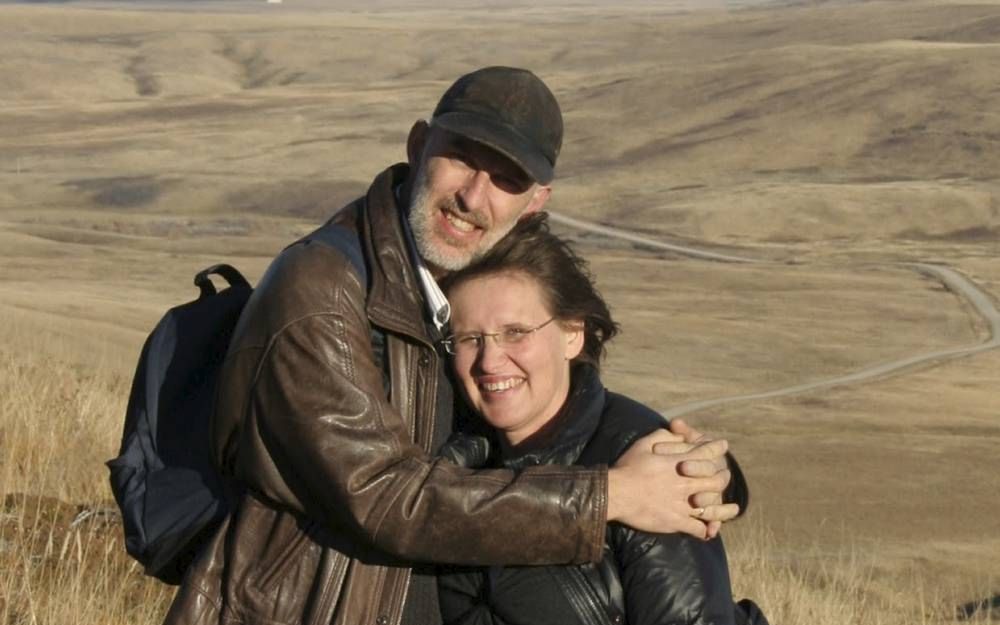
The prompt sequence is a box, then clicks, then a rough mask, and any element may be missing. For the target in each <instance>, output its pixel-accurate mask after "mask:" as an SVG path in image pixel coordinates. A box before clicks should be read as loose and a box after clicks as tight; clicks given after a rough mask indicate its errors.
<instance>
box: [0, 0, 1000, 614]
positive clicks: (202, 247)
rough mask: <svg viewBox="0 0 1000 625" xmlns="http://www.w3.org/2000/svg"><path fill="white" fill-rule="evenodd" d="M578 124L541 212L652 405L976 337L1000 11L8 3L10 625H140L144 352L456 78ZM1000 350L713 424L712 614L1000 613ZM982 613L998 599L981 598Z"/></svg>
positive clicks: (999, 155) (3, 542)
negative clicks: (739, 607)
mask: <svg viewBox="0 0 1000 625" xmlns="http://www.w3.org/2000/svg"><path fill="white" fill-rule="evenodd" d="M488 64H508V65H519V66H526V67H530V68H533V69H534V70H535V71H536V72H537V73H539V74H540V75H541V76H543V77H544V78H545V79H546V81H547V82H548V83H549V84H550V85H552V87H553V89H554V90H555V92H556V94H557V96H558V97H559V99H560V101H561V103H562V106H563V109H564V113H565V117H566V142H565V145H564V150H563V154H562V156H561V160H560V164H559V171H558V179H557V183H556V189H555V193H554V196H553V200H552V204H551V208H552V210H553V211H557V212H559V213H562V214H565V215H568V216H572V217H576V218H579V219H586V220H591V221H594V222H598V223H601V224H605V225H609V226H613V227H616V228H619V229H623V230H627V231H629V232H632V233H635V234H640V235H642V236H645V237H647V238H649V239H653V240H657V241H662V242H664V243H671V244H676V245H680V246H688V247H692V248H697V249H700V250H707V251H712V252H719V253H723V254H728V255H736V256H740V257H745V258H750V259H756V260H758V261H760V262H755V263H721V262H712V261H709V260H704V259H699V258H697V257H691V256H688V255H684V254H679V253H674V252H670V251H666V250H663V249H659V248H656V247H651V246H648V245H642V244H635V243H629V242H624V241H620V240H614V239H609V238H606V237H603V236H598V235H595V234H592V233H588V232H584V231H580V230H577V229H574V228H570V227H561V232H564V233H565V234H566V235H567V236H570V237H572V238H573V239H574V240H575V241H576V242H577V244H578V246H579V249H580V250H581V251H582V252H583V253H584V254H585V255H586V256H587V257H588V258H589V259H591V261H592V268H593V269H594V271H595V274H596V275H597V278H598V282H599V285H600V286H601V287H602V289H603V291H604V292H605V295H606V296H607V297H608V299H609V300H610V302H611V303H612V305H613V307H614V311H615V313H616V315H617V317H618V318H619V321H621V323H622V325H623V328H624V333H623V335H622V336H621V337H620V339H618V340H617V342H616V344H615V346H614V347H613V350H612V354H611V358H610V360H609V363H608V371H609V373H608V376H607V377H608V383H609V386H611V387H612V388H614V389H616V390H620V391H622V392H626V393H628V394H631V395H633V396H635V397H637V398H639V399H641V400H644V401H646V402H648V403H650V404H651V405H653V406H655V407H657V408H659V409H662V410H668V409H670V408H671V407H672V406H676V405H680V404H683V403H686V402H693V401H697V400H701V399H711V398H718V397H729V396H734V395H742V394H753V393H758V392H762V391H770V390H778V389H782V388H786V387H792V386H795V385H799V384H802V383H805V382H811V381H819V380H824V379H828V378H834V377H837V376H842V375H846V374H849V373H851V372H854V371H857V370H860V369H863V368H865V367H868V366H871V365H875V364H880V363H887V362H892V361H896V360H900V359H905V358H908V357H911V356H916V355H920V354H927V353H931V352H935V351H939V350H945V349H949V348H957V347H965V346H975V345H977V344H980V343H983V342H986V341H988V340H990V339H991V331H992V330H991V327H990V325H989V324H988V323H987V322H986V320H984V319H983V318H982V316H981V315H980V314H979V313H978V312H977V310H976V309H975V308H974V307H973V306H972V305H971V304H970V303H969V301H967V299H965V298H964V297H962V296H960V295H959V294H958V293H956V292H955V291H954V290H950V289H948V288H945V287H944V286H943V285H942V283H941V282H940V281H938V280H936V279H933V278H930V277H927V276H925V275H922V274H920V273H918V272H916V271H914V270H913V269H912V268H910V267H909V266H907V265H906V264H905V263H910V262H916V261H921V262H929V263H939V264H943V265H947V266H949V267H951V268H953V269H955V270H957V271H958V272H959V273H960V274H962V275H964V276H965V277H967V278H968V279H970V280H971V281H972V282H973V283H974V284H976V285H978V287H979V288H980V289H982V290H983V291H985V292H986V293H987V294H988V295H989V297H990V298H991V300H992V302H993V303H994V304H996V303H998V298H1000V262H998V259H997V257H998V254H1000V194H998V192H1000V173H998V172H1000V112H998V108H997V105H996V104H997V101H998V99H1000V78H998V76H1000V74H998V72H997V70H996V68H997V67H1000V3H998V2H996V1H992V2H987V1H980V2H976V1H969V2H958V1H954V0H939V1H926V2H924V1H919V0H914V1H907V2H902V1H896V2H847V1H820V0H817V1H815V2H797V3H790V4H789V5H787V6H782V5H778V4H769V3H759V2H756V3H755V2H722V1H707V0H706V1H703V2H698V1H695V0H689V1H686V2H685V1H680V0H675V1H664V2H652V1H646V2H641V1H638V0H632V1H626V2H624V3H611V2H602V3H598V2H592V1H590V0H585V1H580V2H575V1H574V2H570V1H569V0H566V1H559V2H543V3H534V2H532V3H529V2H521V3H517V2H514V1H513V0H496V1H494V2H490V3H489V6H488V7H487V8H482V6H481V5H480V3H476V2H472V1H471V0H470V1H468V2H465V1H460V0H447V1H446V2H443V3H442V2H429V1H428V2H406V1H405V0H395V1H393V0H380V1H379V2H375V3H370V2H361V1H360V0H358V1H357V2H353V3H349V2H344V1H341V0H333V1H331V2H326V3H321V2H319V1H318V0H310V1H309V2H304V1H303V2H298V1H296V0H285V2H284V4H282V5H265V4H264V3H263V2H254V3H251V2H242V1H238V0H232V1H229V2H225V1H222V0H218V1H214V0H212V1H200V2H187V3H182V2H176V3H174V4H169V3H166V2H135V3H132V4H127V3H125V2H120V3H112V2H102V3H98V2H88V3H77V2H56V3H46V2H39V3H27V4H19V3H10V2H3V1H0V497H2V501H3V509H2V511H0V625H11V624H15V623H16V624H22V623H23V624H29V623H30V624H36V623H37V624H59V625H61V624H71V623H72V624H81V625H90V624H93V625H97V624H102V625H103V624H107V623H112V624H113V623H138V624H141V625H146V624H150V623H156V622H158V619H159V618H160V615H161V614H162V611H163V610H164V608H165V605H166V602H167V601H168V600H169V597H170V593H171V589H170V588H168V587H163V586H159V585H157V584H155V583H153V582H151V581H149V580H147V579H144V578H143V577H142V575H141V572H140V571H139V570H137V568H136V567H135V566H134V565H132V564H131V562H130V561H129V560H128V559H127V557H126V556H125V555H124V553H123V549H122V546H121V540H120V537H119V532H120V527H119V525H118V521H117V519H116V518H115V516H114V514H112V513H108V506H109V505H110V500H111V495H110V492H109V490H108V488H107V486H106V469H105V468H104V467H103V465H102V462H103V461H104V460H106V459H107V458H109V457H110V456H111V455H113V454H114V452H115V450H116V449H117V445H118V436H119V434H120V424H121V419H122V415H123V411H124V406H125V399H126V393H127V389H128V384H129V381H130V377H131V374H132V369H133V367H134V364H135V358H136V356H137V355H138V350H139V347H140V345H141V343H142V340H143V338H144V337H145V334H146V333H147V332H148V331H149V330H150V329H151V327H152V325H153V323H155V321H156V320H157V319H158V317H159V316H160V315H161V314H162V312H163V311H164V310H165V309H166V308H168V307H169V306H171V305H173V304H176V303H178V302H181V301H185V300H187V299H191V298H193V297H194V296H195V294H196V293H195V290H194V288H193V287H191V286H190V279H191V276H193V274H194V273H195V272H196V271H197V270H199V269H201V268H203V267H204V266H207V265H209V264H212V263H215V262H219V261H228V262H231V263H234V264H236V265H237V266H238V267H240V268H241V269H243V270H245V272H246V273H247V274H248V275H249V276H250V277H251V278H253V279H256V278H257V277H258V276H259V275H260V274H261V272H262V271H263V269H264V268H265V267H266V265H267V262H268V260H269V258H270V257H271V256H273V254H275V253H276V252H277V251H278V250H280V249H281V247H282V246H284V245H285V244H286V243H288V242H289V241H291V240H293V239H294V238H295V237H296V236H298V235H300V234H302V233H305V232H307V231H308V230H310V229H311V228H312V227H314V226H315V225H316V224H317V223H319V222H320V221H321V220H323V219H324V218H325V217H326V216H327V215H329V214H330V213H331V212H332V211H334V210H335V209H336V208H337V207H339V206H340V205H341V204H343V203H344V202H346V201H347V200H349V199H352V198H353V197H355V196H356V195H357V194H359V193H360V192H362V191H363V190H364V189H365V187H366V186H367V184H368V181H369V180H370V179H371V177H372V176H373V175H374V174H375V173H376V172H377V171H379V170H380V169H381V168H382V167H383V166H385V165H387V164H390V163H392V162H396V161H399V160H402V159H403V158H404V151H403V146H404V140H405V137H406V133H407V131H408V130H409V127H410V124H411V123H412V122H413V121H414V120H416V119H417V118H421V117H425V116H426V115H428V114H429V112H430V110H431V109H432V108H433V105H434V103H435V101H436V98H437V97H438V95H439V94H440V92H441V91H442V89H443V88H444V87H446V86H447V85H448V84H449V83H450V82H451V81H452V80H453V79H454V78H455V77H456V76H458V75H460V74H461V73H464V72H465V71H468V70H470V69H473V68H475V67H477V66H482V65H488ZM998 381H1000V350H988V351H983V352H980V353H978V354H975V355H970V356H968V357H962V358H954V359H949V360H946V361H932V362H925V363H922V364H918V365H915V366H911V367H908V368H906V369H903V370H901V371H897V372H895V373H893V374H891V375H886V376H880V377H877V378H875V379H870V380H865V381H862V382H859V383H853V384H845V385H840V386H836V387H833V388H827V389H821V390H816V391H810V392H804V393H799V394H794V395H789V396H780V397H775V398H770V399H764V400H757V401H742V402H733V403H729V404H724V405H720V406H715V407H712V408H706V409H703V410H700V411H697V412H695V413H693V414H690V415H688V417H687V418H688V419H689V420H691V421H693V422H695V423H697V424H699V425H702V426H704V427H706V428H708V429H709V430H711V431H712V432H715V433H718V434H721V435H725V436H727V437H729V438H730V440H731V441H732V444H733V447H734V448H735V450H736V453H737V455H738V456H739V457H740V459H741V461H742V464H743V466H744V467H745V469H746V472H747V473H748V477H749V479H750V482H751V486H752V490H753V494H754V499H753V505H752V507H751V510H750V512H749V514H748V516H747V518H745V519H744V520H742V521H740V522H738V523H735V524H732V525H731V526H728V527H727V529H726V539H727V545H728V548H729V550H730V554H731V559H732V565H733V576H734V584H735V586H736V591H737V592H738V593H739V594H740V595H746V596H751V597H754V598H755V599H757V600H758V601H759V603H760V604H761V605H762V606H763V607H764V609H765V611H766V613H767V614H768V615H769V617H770V618H771V621H772V623H775V624H776V625H834V624H837V625H840V624H843V623H866V624H867V623H873V624H883V625H897V624H898V625H903V624H907V625H909V624H913V623H919V624H943V623H969V622H971V623H987V622H995V621H998V620H1000V453H997V448H998V447H997V445H998V443H1000V395H998V394H997V392H996V388H997V387H998ZM991 606H992V607H991Z"/></svg>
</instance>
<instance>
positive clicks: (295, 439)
mask: <svg viewBox="0 0 1000 625" xmlns="http://www.w3.org/2000/svg"><path fill="white" fill-rule="evenodd" d="M300 247H301V246H300ZM314 248H316V249H313V250H311V251H310V250H308V249H306V250H305V251H295V250H288V251H286V253H285V255H286V256H292V258H290V259H287V262H286V263H285V264H286V265H287V264H291V265H296V264H297V265H299V266H296V267H294V271H293V270H292V269H288V268H283V265H281V264H279V265H278V266H277V267H272V269H271V270H269V272H268V274H269V275H266V276H265V278H264V279H262V281H261V283H262V286H260V287H258V290H261V288H264V289H268V290H269V292H268V293H267V300H266V301H267V305H266V306H263V307H262V309H261V310H251V311H250V313H249V314H251V315H255V314H256V315H260V316H264V317H265V318H264V319H263V320H261V321H260V323H261V324H263V325H264V326H267V327H270V328H274V327H275V326H280V327H279V329H278V330H277V331H269V333H268V334H266V335H265V336H269V337H270V338H268V339H267V341H266V343H265V344H262V345H261V346H260V349H261V350H262V352H261V355H260V356H259V357H257V358H254V360H255V361H256V362H257V363H258V364H257V365H256V370H255V371H254V372H253V373H252V379H251V380H249V381H248V387H249V393H248V398H247V399H246V401H247V405H246V406H244V407H237V411H238V412H240V413H243V414H245V415H246V419H245V422H244V423H243V425H242V426H241V428H242V431H241V432H240V433H239V442H238V445H237V451H236V454H237V461H236V463H235V464H236V467H237V471H236V473H237V477H238V478H239V479H240V480H241V481H242V482H243V483H245V484H247V485H248V486H249V487H250V488H252V489H254V490H255V491H257V492H258V493H260V494H261V495H263V496H264V497H266V498H268V499H270V500H271V501H273V502H275V503H276V504H278V505H281V506H285V507H288V508H291V509H293V510H296V511H298V512H301V513H303V514H305V515H306V516H308V517H309V518H311V519H313V520H315V521H318V522H319V523H320V524H321V525H322V526H323V527H324V528H325V529H327V530H328V531H331V532H335V533H339V534H340V535H344V533H345V532H349V535H351V536H357V537H358V539H359V540H364V541H368V542H369V543H370V544H372V545H374V546H375V547H376V548H377V549H379V550H381V551H383V552H385V553H387V554H389V555H391V556H395V557H398V558H403V559H406V560H410V561H426V562H438V563H457V564H474V565H480V564H564V563H580V562H587V561H594V560H596V559H598V558H599V557H600V553H601V548H602V544H603V535H604V528H605V516H606V505H607V504H606V498H607V472H606V470H605V469H603V468H598V469H584V468H581V467H558V466H545V467H535V468H533V469H532V470H530V471H523V472H520V473H513V472H511V471H506V470H490V471H484V470H479V471H476V470H470V469H465V468H461V467H458V466H456V465H454V464H452V463H450V462H448V461H445V460H442V459H439V458H433V457H428V455H426V454H425V453H424V452H423V451H422V450H421V449H420V448H419V447H417V446H416V445H415V444H413V443H412V442H411V441H410V432H409V427H408V425H407V423H406V422H405V420H404V418H403V417H402V416H401V414H400V413H399V412H398V411H397V410H396V409H395V408H394V407H393V406H392V405H391V404H390V403H389V402H388V401H387V400H386V399H385V396H384V390H383V387H382V377H381V371H380V370H379V368H378V367H377V366H376V364H375V362H374V357H373V354H372V351H371V342H370V330H369V326H368V320H367V316H366V313H365V309H364V302H365V292H364V288H363V286H362V285H361V284H360V283H359V281H358V279H357V277H356V275H355V274H354V273H353V271H352V270H351V269H350V266H349V264H348V262H347V261H346V259H344V258H343V257H341V256H340V255H339V254H337V253H336V252H334V251H325V252H324V251H322V248H319V247H318V246H314ZM296 254H298V255H299V257H298V258H296V257H295V255H296ZM311 263H316V265H317V266H315V267H311V266H309V265H310V264H311ZM303 264H305V265H306V266H301V265H303ZM321 272H335V273H334V275H339V276H340V277H339V278H338V279H335V280H330V279H328V280H317V281H315V282H310V283H306V284H303V280H301V279H297V278H296V276H301V275H309V276H315V275H321ZM285 273H287V274H288V275H284V274H285ZM257 295H258V294H257V293H255V297H256V296H257ZM297 301H298V303H297ZM315 301H321V302H323V305H322V306H320V307H316V306H315V304H313V302H315ZM310 306H311V308H310ZM281 307H286V308H288V309H291V310H295V311H299V310H313V312H309V313H307V314H298V313H296V316H293V317H291V318H287V319H286V318H284V317H283V316H282V313H281V310H280V308H281ZM271 308H278V309H277V310H271ZM268 315H270V316H272V317H274V319H272V320H269V319H267V318H266V317H267V316H268ZM241 323H243V321H242V320H241ZM251 343H252V341H251ZM430 369H433V368H430ZM424 374H428V375H429V374H432V373H431V372H430V371H427V372H426V373H424V372H412V375H415V376H418V375H424ZM246 375H250V374H246Z"/></svg>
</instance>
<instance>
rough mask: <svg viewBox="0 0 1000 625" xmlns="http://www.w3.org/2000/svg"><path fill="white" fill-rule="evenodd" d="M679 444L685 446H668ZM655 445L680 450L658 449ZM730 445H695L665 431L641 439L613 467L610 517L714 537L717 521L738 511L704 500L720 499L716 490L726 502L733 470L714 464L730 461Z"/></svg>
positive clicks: (653, 529)
mask: <svg viewBox="0 0 1000 625" xmlns="http://www.w3.org/2000/svg"><path fill="white" fill-rule="evenodd" d="M661 445H664V446H667V447H659V446H661ZM677 445H680V446H682V447H669V446H677ZM654 447H659V450H660V451H662V450H676V453H654ZM727 449H728V444H727V443H726V441H725V440H717V441H705V442H700V443H697V444H692V443H687V442H685V441H684V440H683V435H677V434H672V433H670V432H668V431H666V430H658V431H656V432H653V433H652V434H649V435H648V436H645V437H643V438H641V439H639V440H637V441H636V442H635V443H634V444H633V445H632V446H631V447H630V448H629V449H628V451H626V452H625V454H623V455H622V457H621V458H619V459H618V462H616V463H615V465H614V466H613V467H612V468H611V469H610V470H609V471H608V520H609V521H618V522H621V523H624V524H625V525H628V526H631V527H634V528H635V529H638V530H643V531H648V532H657V533H672V532H685V533H687V534H691V535H692V536H695V537H696V538H702V539H705V538H711V537H712V535H713V534H711V533H710V530H711V527H710V525H712V524H713V522H720V521H727V520H729V519H731V518H733V517H735V516H736V514H737V512H738V511H739V507H738V506H736V505H735V504H729V505H722V504H721V503H713V504H709V505H704V506H703V505H700V502H701V501H704V502H708V501H716V500H715V499H714V498H712V497H711V496H710V494H712V493H714V494H717V495H718V496H719V497H720V499H719V500H718V501H720V502H721V493H722V491H723V490H725V488H726V485H727V484H728V483H729V471H728V470H727V469H722V470H721V471H716V470H713V469H714V467H716V466H717V463H718V461H719V458H722V463H723V466H725V453H726V450H727ZM702 493H707V494H709V495H701V494H702ZM716 525H717V523H716ZM715 532H716V533H717V532H718V527H716V528H715Z"/></svg>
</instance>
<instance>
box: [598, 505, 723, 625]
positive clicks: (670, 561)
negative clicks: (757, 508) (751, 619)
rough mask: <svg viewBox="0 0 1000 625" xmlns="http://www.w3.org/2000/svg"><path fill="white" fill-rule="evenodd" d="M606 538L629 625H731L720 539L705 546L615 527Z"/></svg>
mask: <svg viewBox="0 0 1000 625" xmlns="http://www.w3.org/2000/svg"><path fill="white" fill-rule="evenodd" d="M609 534H610V535H611V543H612V544H611V547H612V550H613V551H614V553H615V557H616V559H617V560H618V567H619V573H620V577H621V583H622V590H623V592H624V599H625V613H626V618H627V620H628V622H629V624H630V625H667V624H670V625H675V624H676V625H734V624H735V611H734V604H733V597H732V590H731V587H730V582H729V566H728V563H727V562H726V552H725V549H724V547H723V545H722V539H721V538H715V539H712V540H710V541H707V542H706V541H701V540H698V539H696V538H693V537H691V536H688V535H686V534H647V533H644V532H637V531H635V530H632V529H630V528H626V527H623V526H618V525H615V526H613V528H612V530H611V532H609Z"/></svg>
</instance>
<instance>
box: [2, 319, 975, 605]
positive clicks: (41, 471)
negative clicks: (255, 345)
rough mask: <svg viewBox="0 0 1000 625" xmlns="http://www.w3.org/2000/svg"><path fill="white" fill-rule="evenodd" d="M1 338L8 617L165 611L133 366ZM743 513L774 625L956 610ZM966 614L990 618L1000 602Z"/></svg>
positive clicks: (37, 336)
mask: <svg viewBox="0 0 1000 625" xmlns="http://www.w3.org/2000/svg"><path fill="white" fill-rule="evenodd" d="M0 345H2V346H3V348H2V349H0V396H3V397H4V398H6V401H4V402H2V403H0V494H2V497H3V511H2V516H0V624H2V625H15V624H32V625H35V624H39V625H46V624H52V625H62V624H70V623H72V624H74V625H108V624H117V623H130V624H137V625H146V624H150V623H157V622H159V621H160V619H161V618H162V615H163V613H164V611H165V609H166V607H167V605H168V602H169V600H170V597H171V596H172V589H171V588H170V587H167V586H164V585H161V584H159V583H157V582H155V581H153V580H151V579H149V578H146V577H144V576H143V575H142V572H141V569H140V567H138V566H137V565H135V564H134V563H133V562H132V561H131V560H130V559H129V558H128V557H127V556H126V555H125V553H124V547H123V545H122V538H121V529H120V523H119V521H118V517H117V513H116V511H115V510H114V509H113V508H112V507H111V506H112V504H111V495H110V492H109V490H108V487H107V482H106V469H105V468H104V466H103V464H102V462H103V461H104V460H105V459H106V458H108V457H109V456H111V455H112V453H113V452H114V450H115V449H116V447H117V444H118V437H119V435H120V433H119V428H120V422H121V417H122V414H123V410H124V405H125V398H126V394H127V391H128V385H129V380H128V375H127V374H123V373H122V372H121V371H120V370H122V369H123V367H126V365H124V364H123V363H121V362H114V364H112V362H111V361H107V362H106V364H104V365H102V364H100V363H95V364H94V365H93V366H86V365H83V364H81V363H84V362H86V360H87V358H88V354H87V353H85V352H83V351H74V350H73V348H72V345H71V344H70V343H67V340H66V339H65V338H59V337H53V336H47V335H46V334H45V333H44V331H42V330H40V329H39V328H37V327H31V325H30V320H28V319H27V318H26V317H23V316H20V315H19V314H17V313H12V312H10V311H0ZM29 347H30V348H31V349H28V348H29ZM741 524H743V525H742V526H741V527H740V528H739V531H733V532H732V533H731V534H730V536H729V544H728V548H729V551H730V558H731V565H732V569H733V582H734V587H735V592H736V594H737V595H738V596H740V597H742V596H748V597H752V598H754V599H755V600H756V601H757V602H758V603H759V604H760V605H761V606H762V607H763V609H764V610H765V612H766V613H767V615H768V616H769V618H770V619H771V622H772V623H774V624H775V625H778V624H780V625H796V624H802V625H807V624H808V625H835V624H836V625H841V624H844V623H866V624H879V625H913V624H915V623H921V624H925V623H944V622H949V621H951V620H952V619H953V618H954V614H953V610H952V608H951V607H946V606H944V605H940V604H939V603H936V602H935V600H934V596H933V592H932V591H931V589H927V588H923V587H921V585H920V584H921V582H919V581H916V580H917V579H918V578H917V576H916V575H914V580H915V582H914V584H912V585H909V587H910V588H911V591H910V592H908V593H906V594H902V593H896V594H893V595H888V594H885V593H884V592H879V591H878V590H877V589H878V588H879V585H878V584H875V583H873V582H874V580H873V579H872V574H873V573H872V572H873V570H874V569H873V567H872V566H871V562H869V561H868V560H866V559H865V558H864V557H862V556H861V555H860V554H859V553H857V552H855V551H854V550H852V549H851V548H850V547H844V546H840V547H834V552H835V553H837V555H836V556H834V557H829V556H824V557H811V556H810V554H800V555H799V556H798V557H794V558H788V557H784V556H780V557H779V556H777V555H776V554H777V553H778V551H779V549H778V547H779V542H778V540H777V539H776V538H775V537H774V536H773V535H772V534H770V533H769V530H768V529H767V527H766V524H765V523H764V522H762V520H761V519H760V518H756V519H755V518H754V517H753V515H751V518H750V519H748V520H746V521H742V522H741ZM734 529H735V528H734ZM824 551H825V552H827V553H829V552H830V548H829V546H827V547H826V548H824ZM983 581H984V588H985V587H986V584H985V582H986V581H987V580H983ZM882 587H883V588H884V586H882ZM973 590H982V589H973ZM974 596H981V593H980V595H974ZM966 622H972V623H986V622H990V614H989V613H988V612H982V611H980V612H979V613H977V614H975V615H973V616H972V617H971V618H969V619H967V620H966Z"/></svg>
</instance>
